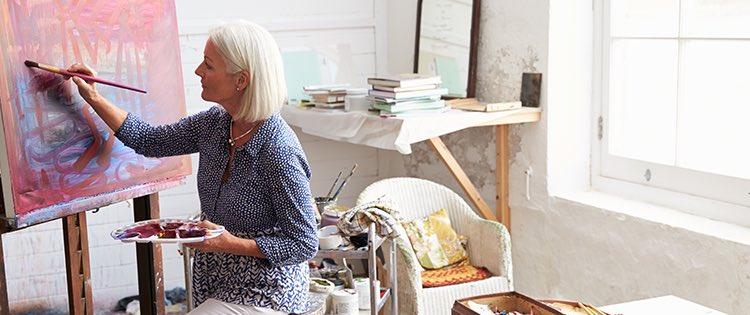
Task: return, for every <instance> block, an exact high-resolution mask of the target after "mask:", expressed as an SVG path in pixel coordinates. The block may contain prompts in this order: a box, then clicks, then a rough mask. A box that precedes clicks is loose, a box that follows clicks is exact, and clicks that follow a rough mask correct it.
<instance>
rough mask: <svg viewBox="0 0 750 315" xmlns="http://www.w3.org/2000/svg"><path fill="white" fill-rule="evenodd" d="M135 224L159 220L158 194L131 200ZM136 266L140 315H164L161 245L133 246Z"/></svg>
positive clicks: (143, 244) (139, 244) (138, 244)
mask: <svg viewBox="0 0 750 315" xmlns="http://www.w3.org/2000/svg"><path fill="white" fill-rule="evenodd" d="M133 210H134V211H135V213H134V216H133V218H134V220H135V222H138V221H143V220H150V219H157V218H159V194H158V193H153V194H150V195H146V196H142V197H138V198H135V199H133ZM135 253H136V263H137V265H138V295H139V300H140V303H141V314H143V315H156V314H164V270H163V269H162V256H161V245H160V244H153V243H136V244H135Z"/></svg>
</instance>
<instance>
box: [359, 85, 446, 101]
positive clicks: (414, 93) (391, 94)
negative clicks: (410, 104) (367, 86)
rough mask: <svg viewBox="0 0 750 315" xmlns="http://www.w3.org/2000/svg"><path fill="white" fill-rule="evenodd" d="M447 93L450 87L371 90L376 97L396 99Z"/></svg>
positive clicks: (371, 93)
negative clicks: (392, 90)
mask: <svg viewBox="0 0 750 315" xmlns="http://www.w3.org/2000/svg"><path fill="white" fill-rule="evenodd" d="M447 93H448V89H445V88H443V89H432V90H421V91H408V92H388V91H379V90H370V95H372V96H374V97H380V98H392V99H396V100H399V99H407V98H417V97H424V96H434V95H443V94H447Z"/></svg>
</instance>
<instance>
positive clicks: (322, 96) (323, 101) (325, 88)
mask: <svg viewBox="0 0 750 315" xmlns="http://www.w3.org/2000/svg"><path fill="white" fill-rule="evenodd" d="M347 88H349V84H328V85H310V86H305V87H304V88H303V89H304V90H305V93H306V94H307V95H309V96H310V103H306V104H309V105H311V106H315V108H323V109H343V108H344V97H345V96H346V89H347Z"/></svg>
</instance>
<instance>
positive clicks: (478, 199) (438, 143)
mask: <svg viewBox="0 0 750 315" xmlns="http://www.w3.org/2000/svg"><path fill="white" fill-rule="evenodd" d="M428 142H429V143H430V146H431V147H432V148H433V149H435V151H436V152H437V154H438V156H440V159H441V160H443V163H445V166H447V167H448V170H450V172H451V174H453V177H454V178H456V180H457V181H458V184H459V185H461V188H463V190H464V192H465V193H466V194H467V195H468V196H469V199H470V200H471V203H472V204H474V207H475V208H476V209H477V210H478V211H479V213H480V214H481V215H482V216H483V217H484V218H485V219H487V220H493V221H497V217H496V216H495V215H493V214H492V211H491V210H490V206H489V205H487V203H486V202H485V201H484V199H483V198H482V196H481V195H480V194H479V191H478V190H477V188H476V187H475V186H474V184H472V183H471V180H469V176H467V175H466V173H465V172H464V170H463V169H462V168H461V165H459V164H458V161H456V158H454V157H453V154H451V151H449V150H448V147H446V146H445V143H443V140H441V139H440V137H435V138H430V139H429V140H428Z"/></svg>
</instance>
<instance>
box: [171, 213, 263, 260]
mask: <svg viewBox="0 0 750 315" xmlns="http://www.w3.org/2000/svg"><path fill="white" fill-rule="evenodd" d="M198 226H200V227H204V228H206V229H209V230H215V229H218V228H220V226H218V225H216V224H214V223H213V222H211V221H208V220H203V221H201V222H199V223H198ZM185 246H187V247H190V248H193V249H197V250H199V251H202V252H214V253H229V254H234V255H241V256H253V257H258V258H266V255H265V254H263V253H262V252H261V251H260V249H259V248H258V243H256V242H255V240H250V239H245V238H241V237H236V236H234V235H232V233H229V231H226V230H225V231H224V232H222V233H221V234H220V235H219V236H217V237H214V238H212V239H208V240H205V241H203V242H199V243H185Z"/></svg>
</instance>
